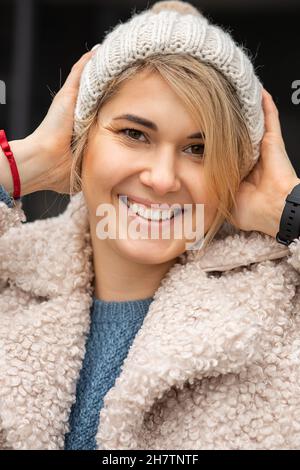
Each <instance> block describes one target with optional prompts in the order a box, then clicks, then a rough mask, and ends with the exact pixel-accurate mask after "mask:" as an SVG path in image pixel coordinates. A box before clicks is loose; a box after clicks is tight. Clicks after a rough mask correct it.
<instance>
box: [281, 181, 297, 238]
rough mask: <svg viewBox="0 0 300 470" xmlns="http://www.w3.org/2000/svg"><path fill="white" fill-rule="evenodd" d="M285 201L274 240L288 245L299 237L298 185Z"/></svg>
mask: <svg viewBox="0 0 300 470" xmlns="http://www.w3.org/2000/svg"><path fill="white" fill-rule="evenodd" d="M285 201H286V203H285V206H284V209H283V212H282V216H281V219H280V225H279V232H277V235H276V240H277V241H278V243H282V244H283V245H289V244H290V243H291V242H292V241H293V240H294V239H295V238H298V237H299V236H300V183H299V184H297V185H296V186H295V187H294V188H293V189H292V191H291V192H290V193H289V194H288V196H287V198H286V200H285Z"/></svg>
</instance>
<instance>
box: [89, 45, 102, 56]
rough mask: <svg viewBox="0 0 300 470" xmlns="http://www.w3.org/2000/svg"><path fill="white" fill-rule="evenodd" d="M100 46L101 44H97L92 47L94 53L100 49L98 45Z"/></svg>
mask: <svg viewBox="0 0 300 470" xmlns="http://www.w3.org/2000/svg"><path fill="white" fill-rule="evenodd" d="M99 46H100V44H95V46H94V47H92V49H91V50H92V51H93V54H94V53H95V52H96V50H97V49H98V47H99Z"/></svg>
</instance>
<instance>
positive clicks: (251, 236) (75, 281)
mask: <svg viewBox="0 0 300 470" xmlns="http://www.w3.org/2000/svg"><path fill="white" fill-rule="evenodd" d="M12 238H13V240H14V241H15V242H14V243H12ZM288 253H289V250H288V248H287V247H285V246H283V245H280V244H279V243H278V242H277V241H276V240H275V239H273V238H271V237H269V236H268V235H265V234H262V233H260V232H244V231H240V230H237V229H235V228H234V227H233V226H231V225H229V224H227V223H224V224H223V226H222V227H221V229H220V230H219V232H218V234H217V235H216V237H215V239H214V240H213V241H212V243H211V244H210V246H209V247H208V248H207V249H205V250H203V252H202V255H201V261H200V262H199V263H198V267H200V268H201V269H202V270H204V271H207V272H208V271H227V270H231V269H234V268H236V267H240V266H247V265H249V264H250V263H256V262H260V261H263V260H267V259H276V258H281V257H283V256H286V255H287V254H288ZM91 257H92V248H91V244H90V233H89V225H88V210H87V206H86V203H85V199H84V195H83V193H82V192H80V193H78V194H76V195H75V196H73V197H72V198H71V201H70V203H69V205H68V206H67V208H66V210H65V212H64V213H62V214H60V215H59V216H57V217H54V218H48V219H43V220H37V221H35V222H34V223H29V224H26V225H25V226H19V227H13V228H12V229H11V230H10V231H9V232H7V233H6V234H4V236H3V237H2V238H1V245H0V279H2V280H3V281H5V280H8V279H10V280H12V281H13V282H14V283H15V284H16V285H17V286H18V287H20V288H22V289H23V290H24V291H26V292H32V293H34V294H35V295H38V296H45V297H53V296H56V295H67V294H68V293H70V292H72V291H73V290H74V289H76V288H84V286H85V285H86V284H87V283H88V282H89V281H90V280H91V277H92V276H93V272H91V271H90V269H91V265H90V263H89V261H90V260H91ZM7 259H10V260H11V262H10V263H7ZM194 259H195V252H194V251H189V252H186V253H185V254H183V255H182V256H180V263H183V264H185V263H186V262H189V261H192V260H194ZM88 265H89V266H90V269H89V270H88V269H87V266H88Z"/></svg>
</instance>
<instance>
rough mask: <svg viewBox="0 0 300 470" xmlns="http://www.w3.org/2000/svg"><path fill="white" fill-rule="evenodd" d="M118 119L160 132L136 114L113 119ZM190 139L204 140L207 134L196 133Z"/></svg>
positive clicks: (155, 126) (152, 123)
mask: <svg viewBox="0 0 300 470" xmlns="http://www.w3.org/2000/svg"><path fill="white" fill-rule="evenodd" d="M117 119H126V120H127V121H131V122H135V123H136V124H140V125H141V126H144V127H148V128H149V129H151V130H153V131H158V127H157V125H156V124H155V123H154V122H152V121H149V120H148V119H145V118H142V117H140V116H136V115H135V114H122V115H121V116H117V117H115V118H114V119H113V121H116V120H117ZM187 138H188V139H204V138H205V134H204V133H202V132H196V133H195V134H191V135H189V136H188V137H187Z"/></svg>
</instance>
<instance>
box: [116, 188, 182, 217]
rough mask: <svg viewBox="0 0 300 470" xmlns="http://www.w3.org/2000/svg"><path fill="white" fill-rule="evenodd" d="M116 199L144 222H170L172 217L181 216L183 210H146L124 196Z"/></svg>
mask: <svg viewBox="0 0 300 470" xmlns="http://www.w3.org/2000/svg"><path fill="white" fill-rule="evenodd" d="M118 198H119V199H120V200H121V201H122V203H123V204H125V205H126V206H127V207H128V209H129V210H130V211H131V212H132V213H133V214H134V215H136V216H139V217H140V218H141V219H144V220H146V221H149V222H150V221H153V222H164V221H167V220H171V219H173V218H174V217H177V216H178V215H179V214H181V213H182V212H183V211H184V209H180V208H175V209H174V210H173V209H153V208H151V209H150V208H147V207H146V206H144V205H142V204H138V203H137V202H133V201H131V200H130V199H129V198H128V197H127V196H125V195H121V194H119V195H118Z"/></svg>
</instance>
